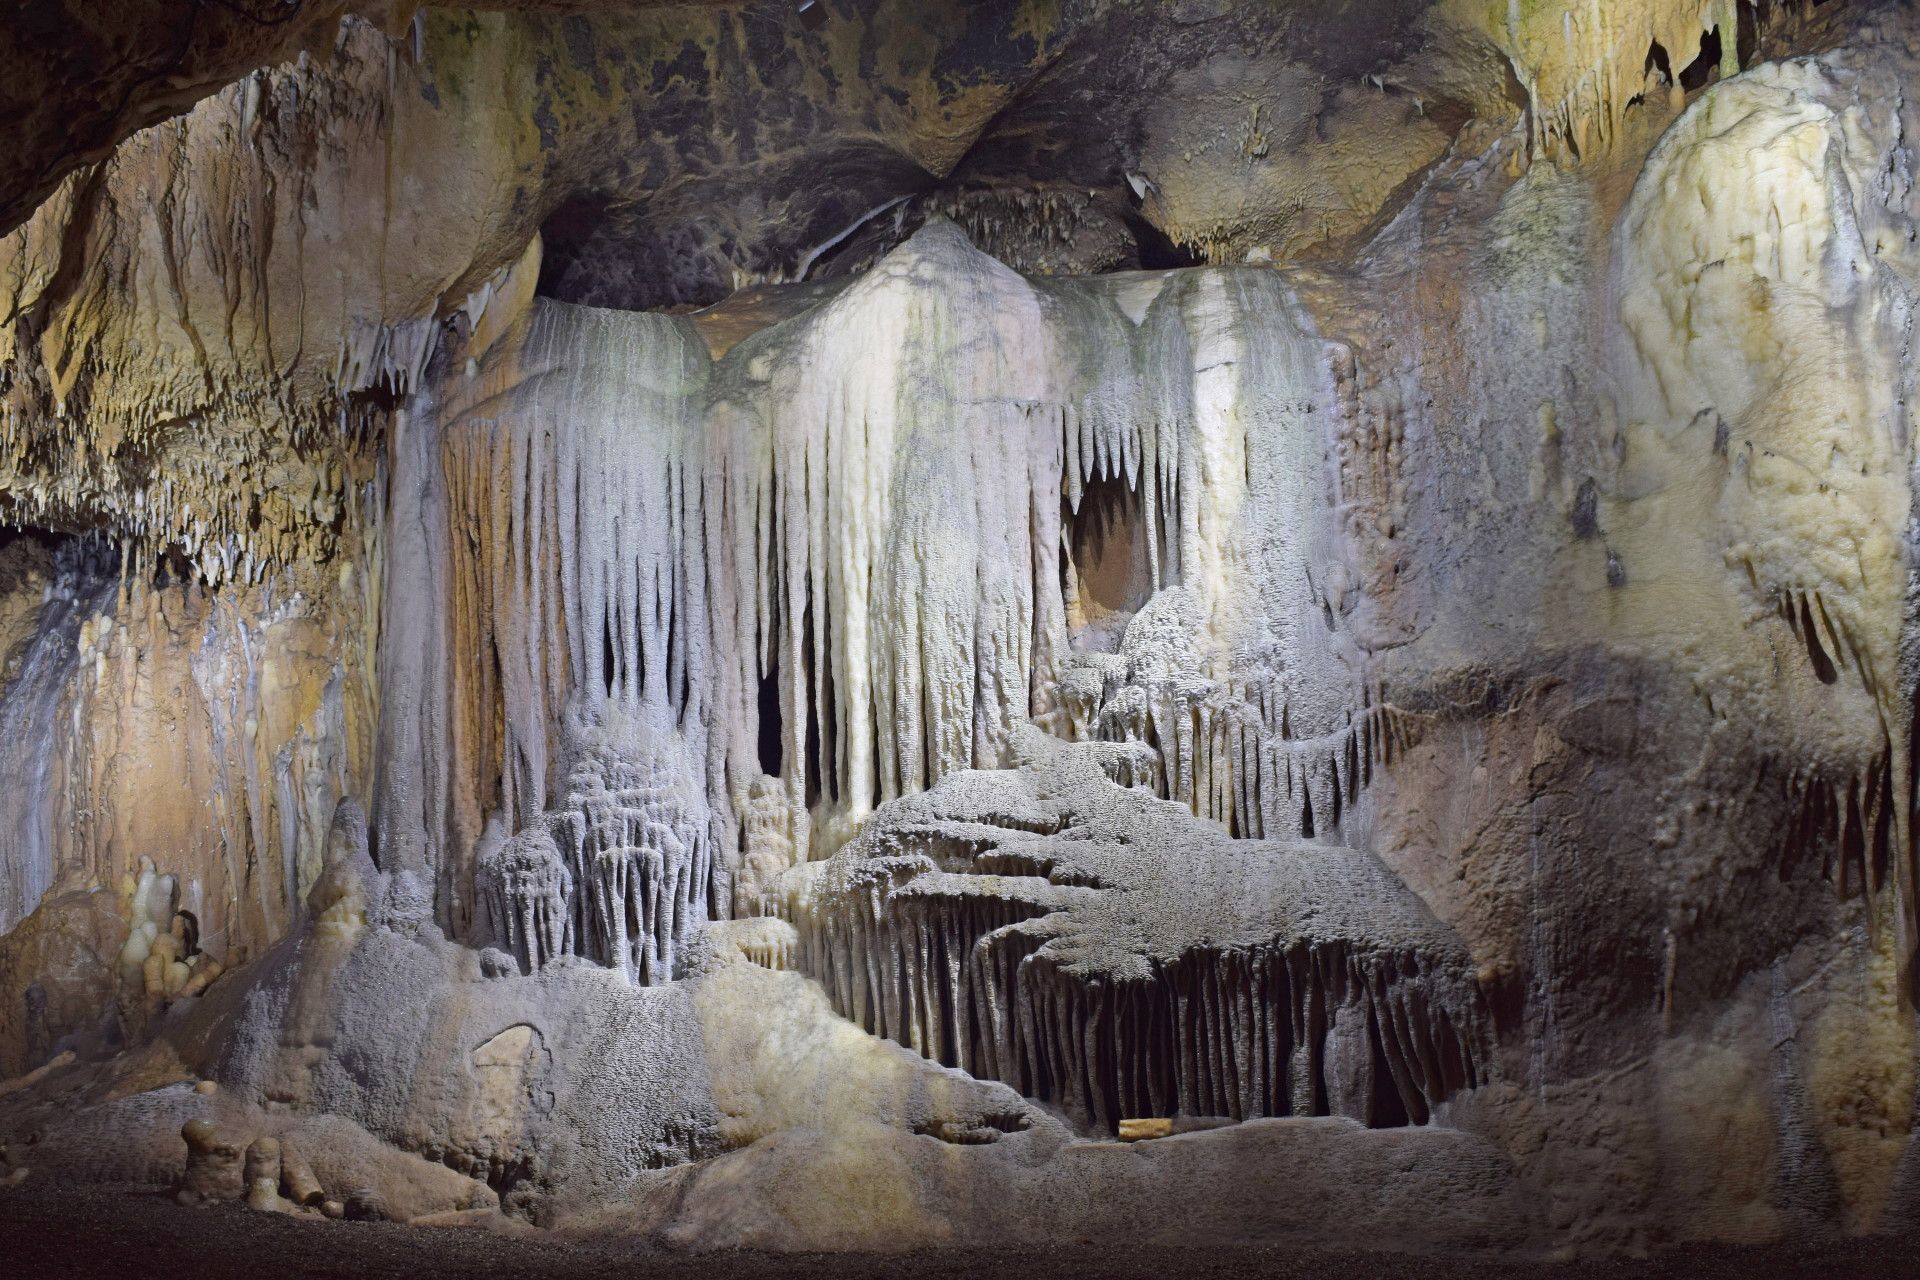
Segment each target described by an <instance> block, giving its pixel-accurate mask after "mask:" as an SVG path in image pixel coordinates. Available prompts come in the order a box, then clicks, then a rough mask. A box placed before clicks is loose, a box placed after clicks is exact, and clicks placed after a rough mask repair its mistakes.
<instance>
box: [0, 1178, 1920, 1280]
mask: <svg viewBox="0 0 1920 1280" xmlns="http://www.w3.org/2000/svg"><path fill="white" fill-rule="evenodd" d="M0 1260H4V1262H3V1263H0V1273H4V1274H5V1275H6V1276H8V1277H9V1278H10V1280H27V1278H28V1277H40V1276H95V1275H101V1276H105V1275H112V1276H116V1277H126V1276H130V1275H157V1274H176V1275H191V1276H193V1277H194V1278H195V1280H227V1278H228V1277H233V1278H234V1280H258V1278H259V1277H260V1276H261V1275H262V1274H269V1275H273V1276H277V1277H298V1276H360V1277H394V1278H395V1280H399V1278H401V1277H405V1278H407V1280H439V1278H441V1277H445V1278H446V1280H454V1278H455V1277H457V1278H458V1280H474V1278H475V1277H477V1276H487V1277H509V1276H514V1277H517V1276H531V1277H573V1276H579V1277H587V1276H592V1277H608V1276H620V1275H634V1276H639V1275H645V1276H647V1277H648V1278H649V1280H760V1278H761V1277H765V1278H766V1280H774V1278H775V1277H778V1278H779V1280H811V1278H813V1277H820V1278H821V1280H827V1278H829V1277H830V1278H831V1280H862V1278H863V1277H869V1276H873V1277H879V1276H895V1275H911V1276H913V1277H914V1278H915V1280H965V1278H970V1277H982V1278H985V1277H995V1278H999V1277H1008V1276H1017V1275H1023V1274H1024V1275H1044V1276H1047V1277H1049V1280H1080V1278H1081V1277H1086V1278H1088V1280H1091V1278H1092V1277H1116V1278H1130V1277H1141V1280H1149V1278H1150V1280H1190V1278H1216V1280H1234V1278H1237V1277H1252V1276H1261V1277H1277V1278H1286V1280H1292V1278H1296V1277H1297V1278H1300V1280H1305V1278H1306V1277H1319V1276H1328V1277H1335V1276H1337V1277H1343V1278H1349V1277H1350V1278H1361V1277H1366V1278H1372V1277H1380V1278H1382V1280H1395V1278H1398V1277H1407V1278H1408V1280H1413V1278H1414V1277H1418V1280H1456V1278H1457V1280H1527V1278H1530V1277H1554V1278H1556V1280H1558V1278H1560V1277H1567V1278H1569V1280H1574V1278H1584V1277H1592V1278H1594V1280H1600V1278H1602V1277H1609V1278H1610V1277H1627V1276H1632V1277H1667V1276H1671V1277H1686V1280H1716V1278H1717V1277H1727V1278H1728V1280H1732V1278H1734V1277H1740V1278H1742V1280H1748V1278H1751V1277H1759V1276H1781V1277H1787V1276H1793V1277H1799V1276H1805V1277H1809V1278H1811V1277H1816V1276H1818V1277H1831V1276H1850V1275H1861V1276H1867V1275H1871V1276H1874V1277H1876V1280H1888V1278H1889V1277H1897V1276H1920V1250H1916V1248H1915V1241H1914V1240H1912V1239H1911V1238H1904V1237H1889V1236H1880V1237H1872V1238H1866V1239H1845V1240H1835V1241H1826V1242H1820V1243H1793V1244H1785V1245H1767V1246H1743V1247H1726V1246H1721V1247H1703V1246H1688V1247H1684V1248H1678V1249H1673V1250H1669V1251H1665V1252H1662V1253H1659V1254H1656V1255H1655V1256H1654V1257H1652V1258H1616V1259H1603V1260H1583V1261H1576V1262H1523V1261H1511V1260H1502V1259H1488V1258H1470V1257H1453V1258H1437V1257H1424V1256H1416V1255H1405V1254H1387V1253H1334V1252H1324V1253H1323V1252H1303V1251H1301V1250H1298V1249H1285V1248H1234V1247H1221V1248H1213V1249H1180V1248H1170V1247H1148V1248H1139V1247H1129V1246H1127V1244H1126V1243H1125V1242H1124V1241H1100V1242H1077V1243H1071V1244H1063V1245H1061V1246H1059V1247H1057V1248H1051V1249H1045V1250H1021V1251H1011V1250H992V1249H952V1250H942V1251H938V1252H920V1253H901V1254H857V1255H847V1254H771V1253H754V1252H729V1253H708V1254H683V1253H671V1252H662V1251H660V1250H657V1249H653V1248H650V1247H647V1246H645V1245H636V1244H635V1243H633V1242H631V1241H580V1240H562V1239H557V1238H553V1237H548V1236H542V1235H539V1234H528V1235H524V1236H520V1235H504V1234H497V1233H492V1232H485V1231H474V1230H452V1229H443V1230H434V1229H430V1228H424V1227H404V1226H398V1225H391V1224H374V1223H341V1222H314V1221H310V1220H309V1221H293V1220H289V1219H285V1218H277V1217H272V1216H269V1215H262V1214H255V1213H251V1212H248V1211H247V1210H245V1209H242V1208H240V1207H238V1206H222V1207H218V1208H211V1209H202V1210H197V1211H189V1210H184V1209H181V1208H180V1207H178V1206H177V1205H175V1204H173V1203H172V1202H171V1201H170V1200H168V1199H167V1198H165V1197H164V1196H161V1195H159V1194H156V1193H153V1192H151V1191H147V1190H143V1189H142V1190H136V1189H131V1188H101V1187H75V1186H67V1185H52V1184H46V1183H42V1184H40V1185H39V1186H33V1185H31V1184H29V1185H28V1186H25V1187H21V1188H18V1189H16V1190H12V1191H0Z"/></svg>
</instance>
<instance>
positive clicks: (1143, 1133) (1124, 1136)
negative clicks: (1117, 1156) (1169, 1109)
mask: <svg viewBox="0 0 1920 1280" xmlns="http://www.w3.org/2000/svg"><path fill="white" fill-rule="evenodd" d="M1172 1132H1173V1121H1171V1120H1169V1119H1167V1118H1166V1117H1164V1116H1153V1117H1150V1118H1148V1119H1145V1120H1122V1121H1121V1122H1120V1141H1122V1142H1145V1141H1146V1140H1147V1139H1149V1138H1164V1137H1167V1136H1168V1135H1170V1134H1172Z"/></svg>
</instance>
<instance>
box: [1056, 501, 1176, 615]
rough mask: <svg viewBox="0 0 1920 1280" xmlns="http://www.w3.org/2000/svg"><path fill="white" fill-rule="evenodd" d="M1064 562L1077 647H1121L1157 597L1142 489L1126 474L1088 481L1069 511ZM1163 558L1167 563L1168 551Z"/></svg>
mask: <svg viewBox="0 0 1920 1280" xmlns="http://www.w3.org/2000/svg"><path fill="white" fill-rule="evenodd" d="M1064 515H1065V517H1066V521H1067V547H1068V559H1067V560H1064V561H1062V563H1061V576H1062V583H1061V586H1062V591H1063V594H1064V595H1065V598H1066V603H1067V626H1068V630H1069V632H1070V633H1071V634H1072V635H1073V637H1074V641H1075V644H1076V646H1077V647H1088V648H1100V649H1105V650H1107V651H1109V652H1111V651H1112V650H1114V649H1116V648H1118V646H1119V642H1120V634H1121V632H1122V631H1124V630H1125V628H1126V624H1127V621H1128V620H1129V619H1131V618H1132V617H1133V615H1134V614H1136V613H1138V612H1139V611H1140V609H1141V608H1142V607H1143V606H1144V605H1145V604H1146V603H1147V601H1148V600H1150V599H1152V598H1153V593H1154V580H1153V565H1154V557H1153V552H1154V551H1155V550H1156V548H1154V547H1152V546H1150V545H1149V543H1150V539H1152V537H1153V534H1152V532H1151V531H1150V530H1149V527H1148V522H1147V519H1146V511H1145V508H1144V505H1143V501H1142V496H1141V494H1140V493H1139V492H1138V491H1137V490H1136V489H1134V488H1133V487H1132V486H1131V485H1129V484H1128V483H1127V481H1126V479H1125V478H1124V477H1121V476H1102V477H1100V478H1099V479H1096V480H1091V481H1088V482H1087V485H1086V487H1085V489H1084V490H1083V491H1082V493H1081V495H1080V506H1079V509H1078V510H1073V509H1071V508H1069V509H1068V510H1067V511H1066V512H1065V513H1064ZM1161 563H1162V564H1164V563H1165V558H1164V556H1163V557H1161Z"/></svg>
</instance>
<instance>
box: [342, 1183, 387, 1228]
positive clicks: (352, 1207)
mask: <svg viewBox="0 0 1920 1280" xmlns="http://www.w3.org/2000/svg"><path fill="white" fill-rule="evenodd" d="M342 1208H343V1210H344V1212H345V1215H346V1218H347V1220H348V1221H349V1222H385V1221H386V1220H387V1202H386V1200H385V1199H383V1198H382V1197H381V1195H380V1193H379V1192H378V1191H375V1190H374V1189H373V1188H372V1187H362V1188H360V1189H359V1190H358V1191H356V1192H354V1193H353V1194H352V1195H350V1196H348V1197H347V1202H346V1204H345V1205H343V1206H342Z"/></svg>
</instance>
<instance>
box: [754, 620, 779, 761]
mask: <svg viewBox="0 0 1920 1280" xmlns="http://www.w3.org/2000/svg"><path fill="white" fill-rule="evenodd" d="M774 636H775V642H774V643H769V645H768V646H767V647H768V649H769V650H770V651H771V653H772V660H771V661H769V662H768V663H767V668H766V670H765V671H763V672H761V673H760V688H759V692H758V696H757V698H756V700H755V706H756V707H757V709H758V712H759V726H758V733H757V735H756V738H755V744H756V747H757V748H758V752H759V757H760V772H762V773H764V774H766V775H767V776H768V777H770V778H777V777H779V776H780V770H781V767H782V766H783V765H784V764H785V763H786V761H785V759H784V758H783V757H784V755H785V751H786V747H785V744H784V741H783V738H784V734H785V725H784V722H783V721H782V719H781V715H780V646H779V644H778V643H777V639H778V632H777V631H776V632H775V633H774Z"/></svg>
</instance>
